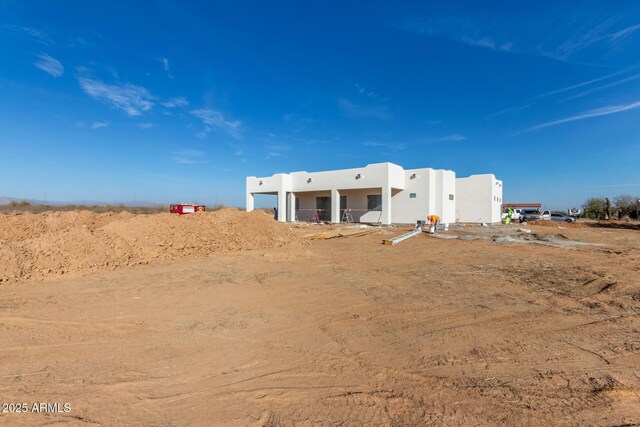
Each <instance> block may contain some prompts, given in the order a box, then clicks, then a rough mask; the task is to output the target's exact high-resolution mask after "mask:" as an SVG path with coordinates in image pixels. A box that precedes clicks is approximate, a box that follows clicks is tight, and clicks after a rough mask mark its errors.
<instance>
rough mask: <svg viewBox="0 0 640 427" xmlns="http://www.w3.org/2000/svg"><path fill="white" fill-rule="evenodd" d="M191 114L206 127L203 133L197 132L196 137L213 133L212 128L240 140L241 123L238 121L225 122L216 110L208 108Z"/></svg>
mask: <svg viewBox="0 0 640 427" xmlns="http://www.w3.org/2000/svg"><path fill="white" fill-rule="evenodd" d="M191 114H192V115H193V116H195V117H197V118H199V119H200V120H202V123H204V124H205V125H207V126H206V127H205V129H204V131H203V132H199V134H197V135H196V136H199V137H203V136H206V134H207V133H210V132H211V131H213V128H217V129H220V130H222V131H224V132H226V133H227V134H229V135H231V136H232V137H234V138H236V139H240V128H241V125H242V122H241V121H240V120H227V119H225V118H224V116H223V115H222V113H221V112H220V111H218V110H213V109H210V108H200V109H198V110H193V111H191ZM212 127H213V128H212Z"/></svg>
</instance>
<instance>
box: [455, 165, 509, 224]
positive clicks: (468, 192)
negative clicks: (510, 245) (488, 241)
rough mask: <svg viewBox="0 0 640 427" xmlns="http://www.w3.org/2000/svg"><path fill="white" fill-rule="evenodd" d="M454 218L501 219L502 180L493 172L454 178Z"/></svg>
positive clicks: (463, 219)
mask: <svg viewBox="0 0 640 427" xmlns="http://www.w3.org/2000/svg"><path fill="white" fill-rule="evenodd" d="M456 192H457V198H458V200H457V202H456V219H457V221H459V222H477V223H480V222H485V223H494V222H500V221H501V215H500V209H501V205H502V181H500V180H497V179H496V177H495V176H494V175H493V174H485V175H471V176H469V177H467V178H457V179H456Z"/></svg>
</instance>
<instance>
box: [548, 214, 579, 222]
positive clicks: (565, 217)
mask: <svg viewBox="0 0 640 427" xmlns="http://www.w3.org/2000/svg"><path fill="white" fill-rule="evenodd" d="M550 219H551V221H563V222H576V219H575V218H574V217H572V216H568V215H563V214H559V213H552V214H551V217H550Z"/></svg>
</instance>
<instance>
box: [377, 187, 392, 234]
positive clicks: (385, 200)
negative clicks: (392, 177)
mask: <svg viewBox="0 0 640 427" xmlns="http://www.w3.org/2000/svg"><path fill="white" fill-rule="evenodd" d="M380 222H381V223H382V225H391V186H389V185H387V186H385V187H382V216H381V218H380Z"/></svg>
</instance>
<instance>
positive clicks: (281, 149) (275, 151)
mask: <svg viewBox="0 0 640 427" xmlns="http://www.w3.org/2000/svg"><path fill="white" fill-rule="evenodd" d="M265 148H266V149H267V157H279V156H281V155H283V154H286V153H288V152H289V151H291V148H292V147H291V145H289V144H285V143H276V144H267V145H266V146H265Z"/></svg>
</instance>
